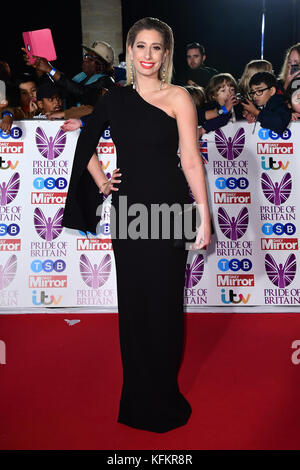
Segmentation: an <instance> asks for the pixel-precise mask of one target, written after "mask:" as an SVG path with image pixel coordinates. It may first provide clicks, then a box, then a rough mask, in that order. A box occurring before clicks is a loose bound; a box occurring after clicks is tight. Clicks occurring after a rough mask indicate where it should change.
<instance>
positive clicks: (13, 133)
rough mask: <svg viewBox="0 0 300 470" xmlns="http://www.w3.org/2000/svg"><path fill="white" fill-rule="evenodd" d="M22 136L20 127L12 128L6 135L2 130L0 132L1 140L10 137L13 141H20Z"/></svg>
mask: <svg viewBox="0 0 300 470" xmlns="http://www.w3.org/2000/svg"><path fill="white" fill-rule="evenodd" d="M22 134H23V132H22V129H20V127H12V128H11V130H10V132H9V133H8V134H6V133H5V132H3V131H2V129H1V130H0V138H1V139H9V138H10V137H12V138H13V139H20V138H21V137H22Z"/></svg>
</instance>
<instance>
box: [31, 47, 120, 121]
mask: <svg viewBox="0 0 300 470" xmlns="http://www.w3.org/2000/svg"><path fill="white" fill-rule="evenodd" d="M82 47H83V48H84V50H85V52H84V54H83V60H82V71H81V72H80V73H78V74H77V75H75V77H73V78H72V79H69V78H68V77H66V76H65V74H64V73H63V72H60V71H59V70H57V69H55V68H54V67H53V66H52V65H51V64H50V62H48V61H47V59H45V58H44V57H36V60H35V62H34V64H33V67H34V68H36V70H37V71H38V72H42V73H45V74H47V75H48V77H49V79H50V80H52V81H53V82H55V84H56V85H57V86H59V87H60V88H61V89H62V91H63V92H64V94H65V95H66V96H67V107H70V106H77V107H78V106H80V105H88V106H94V105H95V103H96V101H97V99H98V98H99V96H100V95H101V94H103V92H105V91H106V90H108V89H109V88H111V87H112V86H114V85H115V81H114V79H113V76H114V68H113V64H114V51H113V49H112V47H111V46H110V45H109V44H108V43H106V42H104V41H96V42H94V43H93V44H92V45H91V46H90V47H87V46H84V45H83V46H82ZM78 111H79V110H78ZM89 112H91V111H89ZM85 114H86V113H85ZM68 117H71V116H65V118H68ZM72 117H80V116H75V115H73V114H72Z"/></svg>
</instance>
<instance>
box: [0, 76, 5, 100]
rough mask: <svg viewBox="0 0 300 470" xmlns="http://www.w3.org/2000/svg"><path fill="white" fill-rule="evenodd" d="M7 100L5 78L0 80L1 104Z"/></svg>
mask: <svg viewBox="0 0 300 470" xmlns="http://www.w3.org/2000/svg"><path fill="white" fill-rule="evenodd" d="M5 102H6V86H5V82H4V81H3V80H0V104H4V103H5Z"/></svg>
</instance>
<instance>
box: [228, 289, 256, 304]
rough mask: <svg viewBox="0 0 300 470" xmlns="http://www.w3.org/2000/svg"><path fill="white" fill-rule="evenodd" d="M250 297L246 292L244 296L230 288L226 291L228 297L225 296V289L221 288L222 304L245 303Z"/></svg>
mask: <svg viewBox="0 0 300 470" xmlns="http://www.w3.org/2000/svg"><path fill="white" fill-rule="evenodd" d="M249 299H250V294H247V296H246V297H244V296H243V294H236V293H235V292H234V291H233V290H232V289H230V290H229V291H228V298H226V290H225V289H221V300H222V302H223V304H240V303H241V302H242V303H243V304H247V303H248V302H249Z"/></svg>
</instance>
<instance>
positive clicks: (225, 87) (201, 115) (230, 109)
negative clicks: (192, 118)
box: [197, 73, 242, 136]
mask: <svg viewBox="0 0 300 470" xmlns="http://www.w3.org/2000/svg"><path fill="white" fill-rule="evenodd" d="M236 92H237V83H236V81H235V79H234V78H233V76H232V75H231V74H230V73H220V74H218V75H215V76H213V77H212V78H211V79H210V81H209V83H208V85H207V87H206V90H205V94H206V100H207V103H206V104H205V105H204V106H203V107H202V108H201V109H200V108H197V114H198V125H199V126H201V129H200V136H201V135H203V134H206V133H208V132H211V131H215V130H216V129H219V128H220V127H223V126H226V124H227V123H228V122H229V121H230V120H235V119H240V117H241V111H242V108H241V109H239V108H238V107H237V105H238V104H239V103H238V99H237V97H236ZM234 106H236V110H234Z"/></svg>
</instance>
